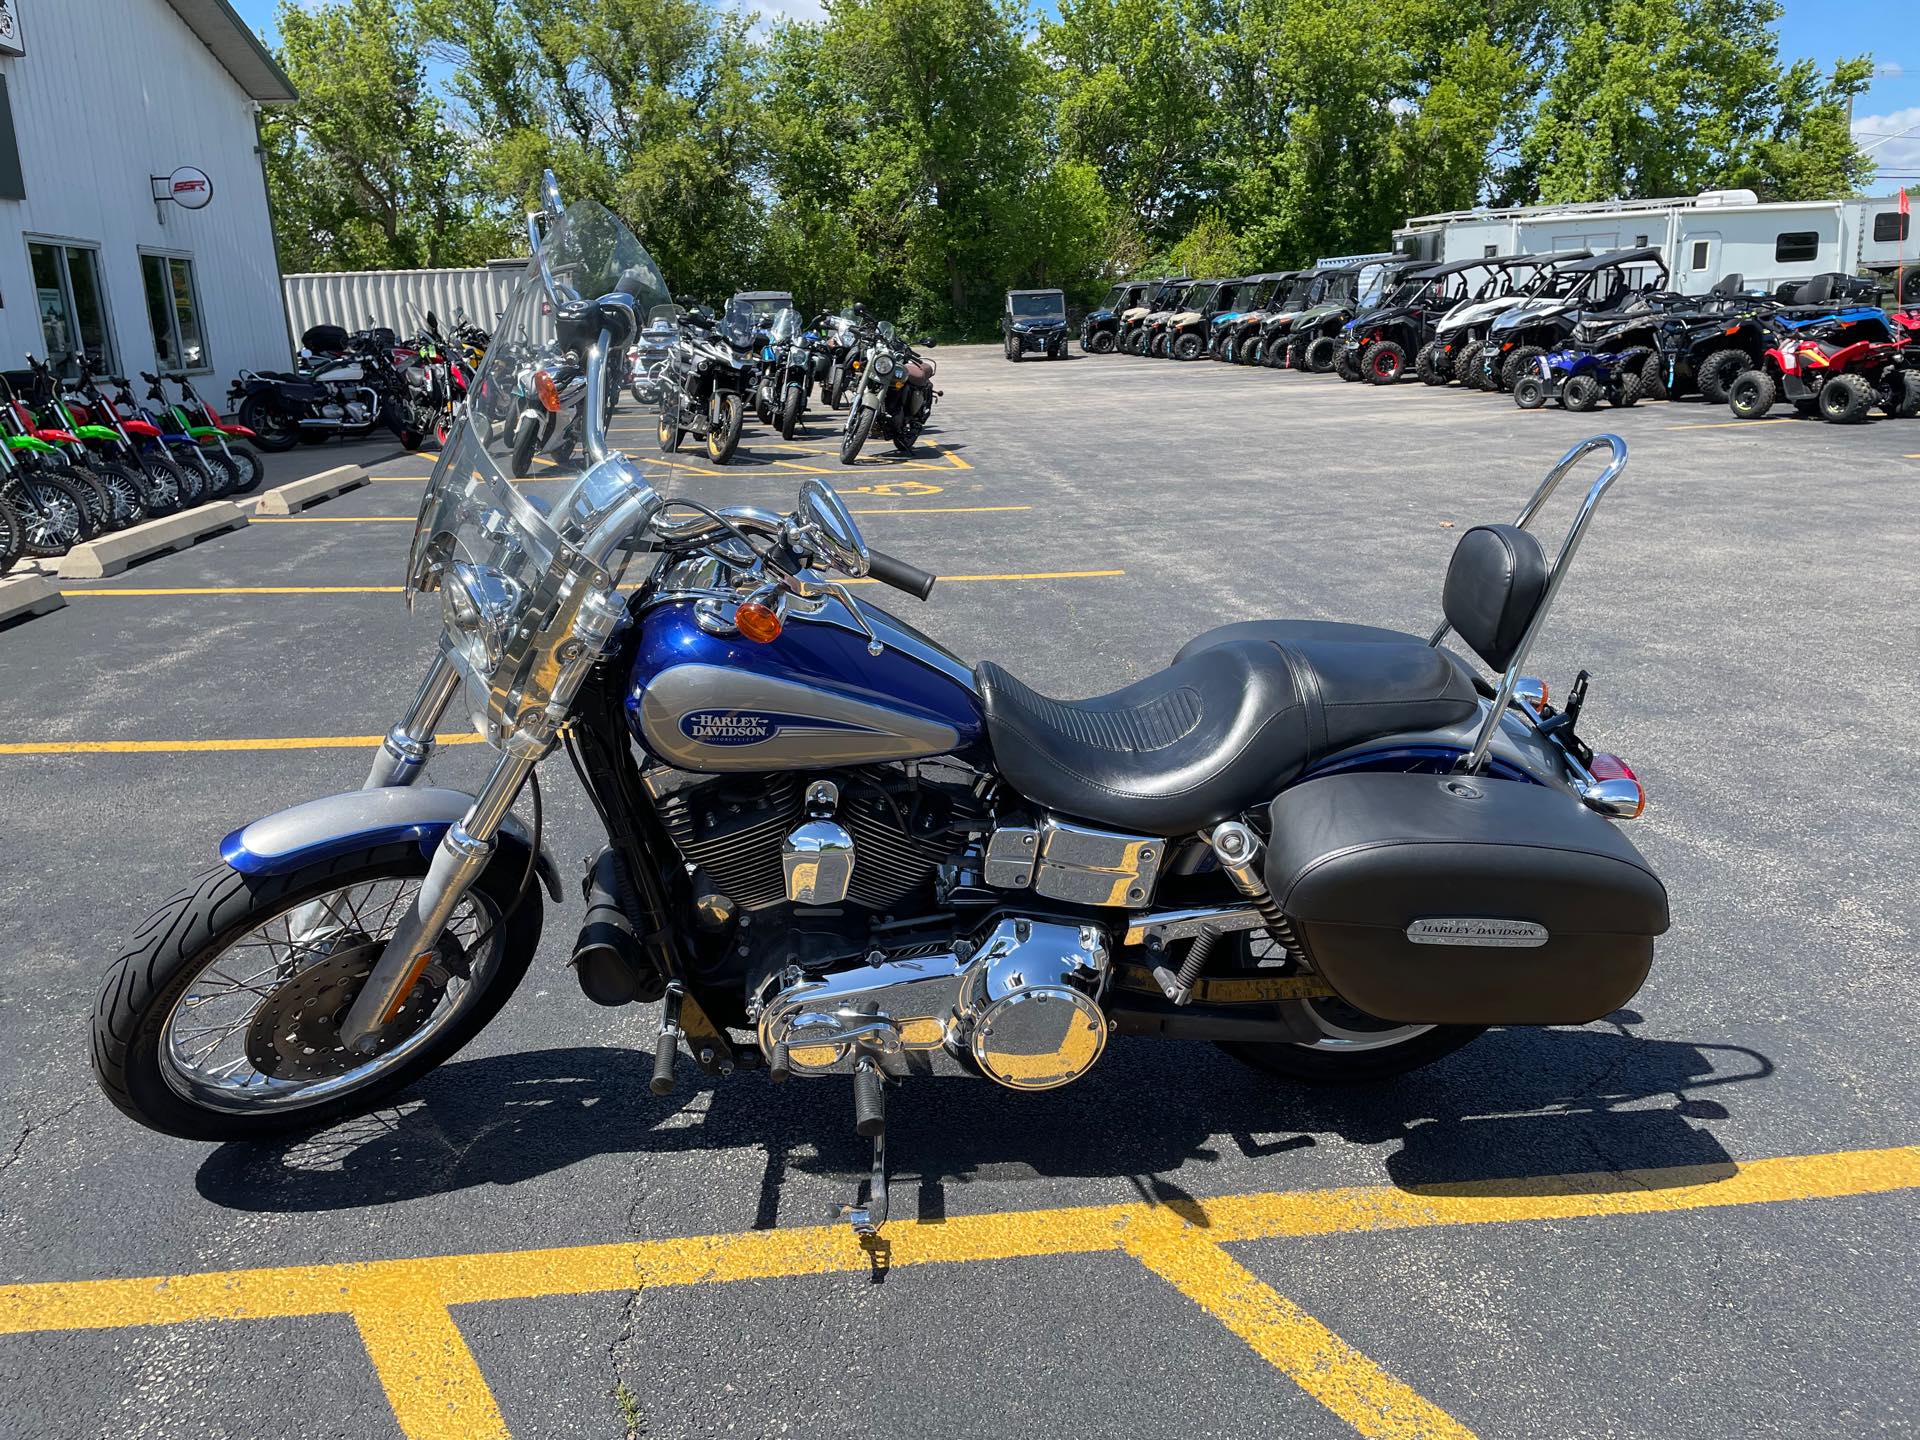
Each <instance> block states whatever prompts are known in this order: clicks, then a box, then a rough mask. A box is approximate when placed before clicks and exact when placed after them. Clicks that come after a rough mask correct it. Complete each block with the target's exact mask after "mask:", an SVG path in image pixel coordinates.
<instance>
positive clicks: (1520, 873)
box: [1266, 773, 1668, 1025]
mask: <svg viewBox="0 0 1920 1440" xmlns="http://www.w3.org/2000/svg"><path fill="white" fill-rule="evenodd" d="M1272 818H1273V841H1272V844H1271V845H1270V846H1269V847H1268V850H1267V859H1266V880H1267V887H1268V888H1269V889H1270V890H1272V892H1273V895H1274V898H1275V899H1276V900H1277V901H1278V902H1279V904H1280V908H1281V909H1282V910H1284V911H1286V913H1287V915H1288V917H1289V918H1290V919H1291V920H1292V921H1293V924H1294V928H1295V930H1296V931H1297V932H1298V933H1299V935H1300V939H1301V941H1302V943H1303V944H1304V946H1305V947H1306V951H1307V958H1308V960H1309V961H1310V962H1311V963H1312V965H1313V968H1314V969H1315V970H1317V971H1319V972H1320V975H1321V976H1322V978H1324V979H1325V980H1326V982H1327V983H1328V984H1329V985H1331V986H1332V987H1333V988H1334V989H1335V990H1336V991H1338V992H1339V994H1340V996H1341V998H1342V999H1344V1000H1346V1001H1347V1002H1348V1003H1349V1004H1352V1005H1354V1006H1357V1007H1358V1008H1359V1009H1361V1010H1364V1011H1366V1012H1367V1013H1368V1014H1370V1015H1376V1016H1378V1017H1380V1018H1381V1019H1383V1020H1398V1021H1403V1022H1433V1023H1443V1024H1459V1025H1575V1024H1581V1023H1584V1022H1585V1021H1588V1020H1595V1019H1598V1018H1599V1017H1600V1016H1602V1015H1605V1014H1607V1013H1608V1012H1610V1011H1612V1010H1616V1009H1618V1008H1619V1007H1620V1006H1622V1005H1624V1004H1625V1003H1626V1002H1627V1001H1628V1000H1630V999H1632V998H1633V995H1634V993H1635V992H1636V991H1637V990H1639V988H1640V985H1641V982H1643V981H1644V980H1645V979H1646V977H1647V968H1648V966H1649V965H1650V964H1651V963H1652V960H1653V939H1654V936H1656V935H1660V934H1663V933H1665V931H1666V929H1667V923H1668V920H1667V892H1666V888H1665V887H1664V886H1663V885H1661V883H1660V880H1659V877H1657V876H1656V875H1655V874H1654V873H1653V871H1652V869H1651V868H1650V867H1649V866H1648V865H1647V862H1646V861H1645V860H1644V859H1643V858H1642V857H1641V855H1640V852H1639V851H1638V850H1636V849H1635V848H1634V847H1633V844H1632V842H1631V841H1629V840H1628V839H1627V838H1626V837H1625V836H1624V835H1622V834H1621V833H1620V831H1619V829H1618V828H1617V827H1616V826H1615V824H1614V823H1613V822H1611V821H1609V820H1607V819H1605V818H1603V817H1602V816H1600V815H1599V814H1597V813H1595V812H1594V811H1592V810H1589V809H1587V807H1586V806H1584V805H1582V804H1581V803H1580V801H1579V800H1578V799H1576V798H1575V797H1573V796H1571V795H1569V794H1567V793H1566V792H1565V791H1563V790H1560V789H1557V788H1552V787H1548V786H1544V785H1530V784H1527V783H1525V782H1523V781H1517V780H1496V779H1491V778H1488V777H1485V776H1472V777H1466V776H1454V775H1404V774H1367V773H1354V774H1345V775H1331V776H1327V777H1325V778H1323V779H1319V780H1310V781H1308V782H1306V783H1305V784H1302V785H1298V786H1296V787H1294V788H1293V789H1291V790H1287V791H1285V792H1283V793H1282V794H1281V796H1280V798H1279V799H1277V800H1275V801H1274V802H1273V808H1272Z"/></svg>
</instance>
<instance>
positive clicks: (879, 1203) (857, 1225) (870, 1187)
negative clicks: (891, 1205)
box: [840, 1133, 887, 1240]
mask: <svg viewBox="0 0 1920 1440" xmlns="http://www.w3.org/2000/svg"><path fill="white" fill-rule="evenodd" d="M840 1214H841V1217H842V1218H843V1219H845V1220H847V1221H849V1222H850V1223H851V1224H852V1225H853V1233H854V1234H856V1235H858V1236H859V1237H860V1238H861V1239H862V1240H871V1239H873V1238H874V1237H875V1236H877V1235H878V1234H879V1233H880V1227H881V1226H882V1225H884V1224H886V1223H887V1137H886V1135H885V1134H884V1133H882V1134H879V1135H876V1136H874V1137H873V1175H872V1178H871V1179H870V1180H869V1181H868V1184H867V1203H866V1204H864V1205H843V1206H841V1207H840Z"/></svg>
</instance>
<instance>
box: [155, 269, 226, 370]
mask: <svg viewBox="0 0 1920 1440" xmlns="http://www.w3.org/2000/svg"><path fill="white" fill-rule="evenodd" d="M140 278H141V279H142V280H144V281H145V282H146V289H147V321H148V323H149V324H151V325H152V326H153V353H154V356H155V357H156V358H157V359H158V360H159V361H160V368H161V369H163V370H210V369H212V368H213V367H212V365H211V364H209V363H208V360H207V346H206V341H205V339H204V338H203V337H202V336H201V333H200V299H199V292H198V291H197V290H196V289H195V288H194V284H193V261H191V260H189V259H187V258H185V257H184V256H181V255H144V254H143V255H142V256H141V257H140Z"/></svg>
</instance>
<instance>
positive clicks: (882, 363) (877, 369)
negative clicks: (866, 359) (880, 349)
mask: <svg viewBox="0 0 1920 1440" xmlns="http://www.w3.org/2000/svg"><path fill="white" fill-rule="evenodd" d="M873 373H874V374H876V375H891V374H892V373H893V361H892V359H891V358H890V357H888V356H886V355H876V356H874V357H873Z"/></svg>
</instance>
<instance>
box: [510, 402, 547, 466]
mask: <svg viewBox="0 0 1920 1440" xmlns="http://www.w3.org/2000/svg"><path fill="white" fill-rule="evenodd" d="M539 443H540V422H539V421H538V420H536V419H534V418H533V416H531V415H523V416H521V417H520V424H519V427H518V428H517V429H515V430H514V432H513V452H512V454H511V455H510V456H509V457H508V460H507V464H508V468H510V469H511V470H512V471H513V478H514V479H516V480H523V479H525V478H526V477H527V476H528V475H530V474H532V473H533V452H534V448H535V447H536V446H537V445H539Z"/></svg>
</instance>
